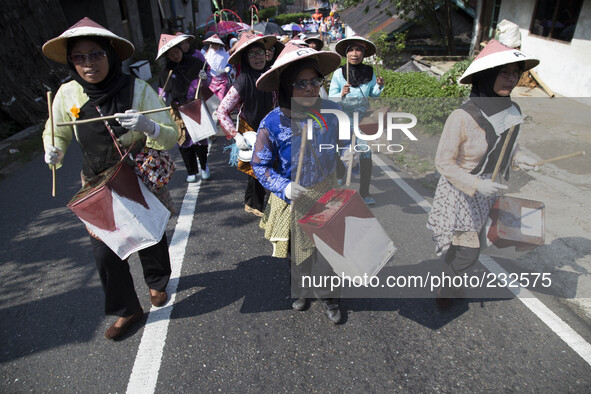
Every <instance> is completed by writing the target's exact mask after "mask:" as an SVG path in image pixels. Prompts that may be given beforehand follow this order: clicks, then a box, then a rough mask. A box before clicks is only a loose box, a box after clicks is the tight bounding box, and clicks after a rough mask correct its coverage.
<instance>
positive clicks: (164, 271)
mask: <svg viewBox="0 0 591 394" xmlns="http://www.w3.org/2000/svg"><path fill="white" fill-rule="evenodd" d="M133 52H134V47H133V45H132V44H131V43H130V42H129V41H127V40H126V39H124V38H121V37H119V36H117V35H115V34H113V33H112V32H111V31H109V30H107V29H105V28H104V27H102V26H100V25H99V24H97V23H95V22H94V21H92V20H90V19H88V18H83V19H82V20H80V21H79V22H78V23H76V24H75V25H74V26H72V27H71V28H69V29H68V30H66V31H65V32H64V33H62V34H61V35H60V36H59V37H56V38H53V39H51V40H49V41H47V42H46V43H45V45H43V53H44V54H45V56H47V57H48V58H50V59H52V60H54V61H56V62H58V63H61V64H65V65H67V66H68V68H69V69H70V74H71V75H72V78H73V80H72V81H70V82H68V83H65V84H63V85H62V86H61V87H60V88H59V90H58V91H57V93H56V95H55V100H54V101H53V111H52V112H53V119H54V123H64V122H71V121H74V120H77V121H79V120H84V119H89V118H96V117H98V116H101V115H104V116H107V115H115V116H116V117H117V120H111V121H109V122H92V123H85V124H80V125H77V126H59V127H55V144H52V142H51V141H52V138H51V125H50V124H49V121H48V123H47V124H46V125H45V131H44V133H43V144H44V147H45V161H46V162H47V163H48V164H51V165H56V166H57V167H60V166H61V163H62V159H63V156H64V154H65V153H66V149H67V147H68V145H69V144H70V142H71V140H72V134H75V136H76V139H77V140H78V142H79V143H80V146H81V148H82V152H83V156H84V161H83V163H82V178H83V180H84V182H86V181H87V180H91V179H92V178H94V177H96V176H97V175H99V174H100V173H101V172H102V171H104V170H106V169H108V168H110V167H113V166H114V165H116V164H117V163H118V162H119V161H120V160H121V156H120V155H119V153H118V149H117V147H116V146H115V142H114V141H113V138H117V139H118V141H117V144H118V145H121V146H123V147H124V148H127V147H130V146H131V145H132V144H133V143H134V142H135V144H133V149H132V153H133V154H135V153H137V152H138V151H139V150H140V149H143V147H144V146H148V147H150V148H153V149H157V150H167V149H170V148H172V147H173V146H174V144H175V142H176V139H177V131H176V129H175V127H174V123H173V121H172V119H171V118H170V115H169V114H168V112H165V111H164V112H157V113H154V114H150V115H149V116H146V115H143V114H139V113H138V112H137V111H143V110H149V109H156V108H162V107H163V106H164V103H162V100H160V99H159V98H158V95H157V94H156V92H154V90H153V89H152V88H151V87H150V85H148V84H147V83H146V82H144V81H142V80H141V79H134V78H133V77H131V76H130V75H128V74H124V73H123V72H122V71H121V61H123V60H126V59H128V58H130V57H131V56H132V55H133ZM106 124H107V125H108V126H107V125H106ZM107 127H108V128H107ZM111 133H112V134H113V135H114V137H112V134H111ZM119 148H120V147H119ZM126 160H127V159H126ZM128 164H129V165H130V166H133V165H134V163H132V162H131V161H126V163H125V164H124V165H128ZM147 186H148V187H149V188H150V189H151V190H152V191H153V192H155V194H156V195H157V197H159V198H160V199H161V201H162V202H163V203H164V204H165V205H167V207H168V208H169V209H170V208H172V204H171V201H170V196H169V194H168V190H167V189H166V186H164V187H162V188H161V189H156V187H155V186H154V185H151V184H147ZM90 240H91V244H92V248H93V253H94V256H95V260H96V264H97V268H98V271H99V277H100V280H101V283H102V285H103V290H104V292H105V313H106V314H108V315H115V316H119V318H118V319H117V321H116V322H115V323H114V324H113V325H112V326H111V327H109V329H108V330H107V332H106V333H105V337H106V338H108V339H116V338H119V337H121V336H122V335H123V334H124V333H125V332H126V331H127V329H128V328H129V327H130V326H131V325H133V324H134V323H136V322H138V321H140V320H141V319H142V317H143V310H142V307H141V305H140V302H139V300H138V297H137V294H136V292H135V288H134V284H133V279H132V277H131V274H130V272H129V265H128V263H127V261H126V260H121V259H120V258H119V257H118V256H117V255H116V254H115V253H114V252H113V251H112V250H111V249H109V247H107V245H106V244H105V243H103V242H102V241H101V240H99V239H98V238H95V237H93V236H91V237H90ZM139 257H140V261H141V264H142V268H143V270H144V273H145V280H146V284H147V285H148V288H149V289H150V299H151V302H152V304H153V305H156V306H162V305H163V304H164V303H165V302H166V300H167V295H166V292H165V288H166V285H167V283H168V279H169V277H170V273H171V269H170V259H169V256H168V243H167V240H166V234H164V236H163V237H162V239H161V240H160V242H158V243H157V244H156V245H154V246H151V247H149V248H146V249H143V250H140V251H139Z"/></svg>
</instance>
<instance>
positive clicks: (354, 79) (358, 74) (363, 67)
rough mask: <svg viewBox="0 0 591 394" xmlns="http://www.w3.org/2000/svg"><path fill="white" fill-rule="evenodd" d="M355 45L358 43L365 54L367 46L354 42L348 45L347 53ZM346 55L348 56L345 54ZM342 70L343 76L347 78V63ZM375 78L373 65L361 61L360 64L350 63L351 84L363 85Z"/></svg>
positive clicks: (355, 85)
mask: <svg viewBox="0 0 591 394" xmlns="http://www.w3.org/2000/svg"><path fill="white" fill-rule="evenodd" d="M353 45H358V46H359V47H361V49H362V50H363V54H364V55H365V48H364V47H363V46H362V45H359V44H356V43H352V44H351V45H349V46H348V47H347V49H346V50H345V53H349V49H350V48H351V47H352V46H353ZM345 57H346V56H345ZM341 72H342V73H343V77H344V78H345V80H347V65H346V64H344V65H342V66H341ZM372 79H373V67H371V66H369V65H367V64H363V63H359V64H351V63H349V85H351V86H352V87H354V88H356V87H358V86H361V85H365V84H366V83H369V82H370V81H371V80H372Z"/></svg>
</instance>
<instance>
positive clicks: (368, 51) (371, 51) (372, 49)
mask: <svg viewBox="0 0 591 394" xmlns="http://www.w3.org/2000/svg"><path fill="white" fill-rule="evenodd" d="M355 43H361V44H362V45H363V46H365V52H364V54H363V57H370V56H373V55H375V54H376V46H375V45H374V43H373V42H371V41H369V40H366V39H365V38H361V37H351V38H344V39H342V40H341V41H339V42H337V45H335V48H334V50H335V51H336V52H337V53H338V54H339V55H341V56H347V47H348V46H349V45H351V44H355Z"/></svg>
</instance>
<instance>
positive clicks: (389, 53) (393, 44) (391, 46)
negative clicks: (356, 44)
mask: <svg viewBox="0 0 591 394" xmlns="http://www.w3.org/2000/svg"><path fill="white" fill-rule="evenodd" d="M369 40H370V41H371V42H373V43H374V44H375V46H376V56H377V57H378V59H379V60H380V61H381V62H382V64H383V65H384V67H388V68H393V67H394V65H395V64H396V63H397V62H398V61H399V60H400V54H401V53H402V52H403V51H404V49H405V48H406V32H404V33H396V34H394V36H393V38H392V39H389V35H388V34H387V33H385V32H383V31H377V32H373V33H371V34H370V35H369Z"/></svg>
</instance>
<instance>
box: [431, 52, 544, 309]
mask: <svg viewBox="0 0 591 394" xmlns="http://www.w3.org/2000/svg"><path fill="white" fill-rule="evenodd" d="M538 64H539V60H537V59H533V58H531V57H529V56H527V55H526V54H524V53H523V52H521V51H519V50H516V49H514V48H509V47H506V46H504V45H502V44H501V43H499V42H497V41H495V40H491V41H490V42H489V43H488V44H487V45H486V47H485V48H484V49H483V50H482V52H481V53H480V54H479V55H478V56H477V57H476V59H474V61H473V62H472V64H471V65H470V66H469V67H468V69H467V70H466V71H465V72H464V75H462V77H461V78H460V83H465V84H469V83H471V84H472V90H471V92H470V99H469V100H468V101H467V102H466V103H465V104H463V105H462V106H461V107H460V108H459V109H457V110H455V111H453V112H452V113H451V114H450V115H449V117H448V118H447V121H446V122H445V126H444V128H443V132H442V134H441V139H440V140H439V146H438V147H437V153H436V156H435V166H436V167H437V171H439V173H440V174H441V178H440V179H439V183H438V185H437V189H436V191H435V198H434V200H433V208H432V209H431V212H430V214H429V218H428V221H427V227H428V228H429V229H431V230H432V231H433V240H434V241H435V243H436V252H437V254H438V255H440V254H442V253H443V252H444V251H446V250H447V252H446V254H445V259H444V261H445V263H446V264H445V266H444V272H445V273H446V274H447V275H448V276H450V277H452V278H453V277H455V276H461V275H463V274H464V273H466V272H468V271H469V270H470V269H471V268H472V267H473V266H474V264H475V263H476V261H477V260H478V257H479V255H480V242H479V238H478V236H479V233H480V231H481V230H482V228H483V226H484V224H485V222H486V220H487V218H488V215H489V211H490V209H491V207H492V205H493V203H494V202H495V199H496V195H497V192H498V191H499V190H502V189H506V188H507V186H505V185H502V184H499V183H497V182H495V181H494V180H492V179H491V177H492V174H493V171H494V168H495V166H496V163H497V162H498V161H499V159H500V167H499V170H500V171H499V174H502V175H503V176H504V177H505V179H508V171H509V166H510V165H513V166H514V167H518V168H521V169H524V170H528V169H532V168H533V166H532V165H533V163H535V160H534V159H532V158H530V157H527V156H526V155H524V154H523V153H521V152H520V151H519V148H518V146H517V137H518V134H519V125H520V124H521V123H522V116H521V111H520V109H519V107H518V106H517V104H515V103H514V102H513V101H511V97H510V94H511V91H512V90H513V88H514V87H515V86H516V85H517V81H519V77H520V76H521V73H522V72H524V71H525V70H529V69H531V68H533V67H535V66H537V65H538ZM508 136H509V140H508V141H507V144H506V146H505V151H504V152H505V153H504V155H503V157H502V158H501V157H500V155H501V152H502V150H503V145H505V140H506V139H507V137H508ZM454 294H457V292H455V291H454V290H453V289H451V288H450V287H449V286H447V287H442V288H440V289H439V291H438V293H437V298H436V301H437V304H438V305H439V306H440V307H442V308H446V307H448V306H449V305H450V302H451V298H452V297H453V296H454Z"/></svg>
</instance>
